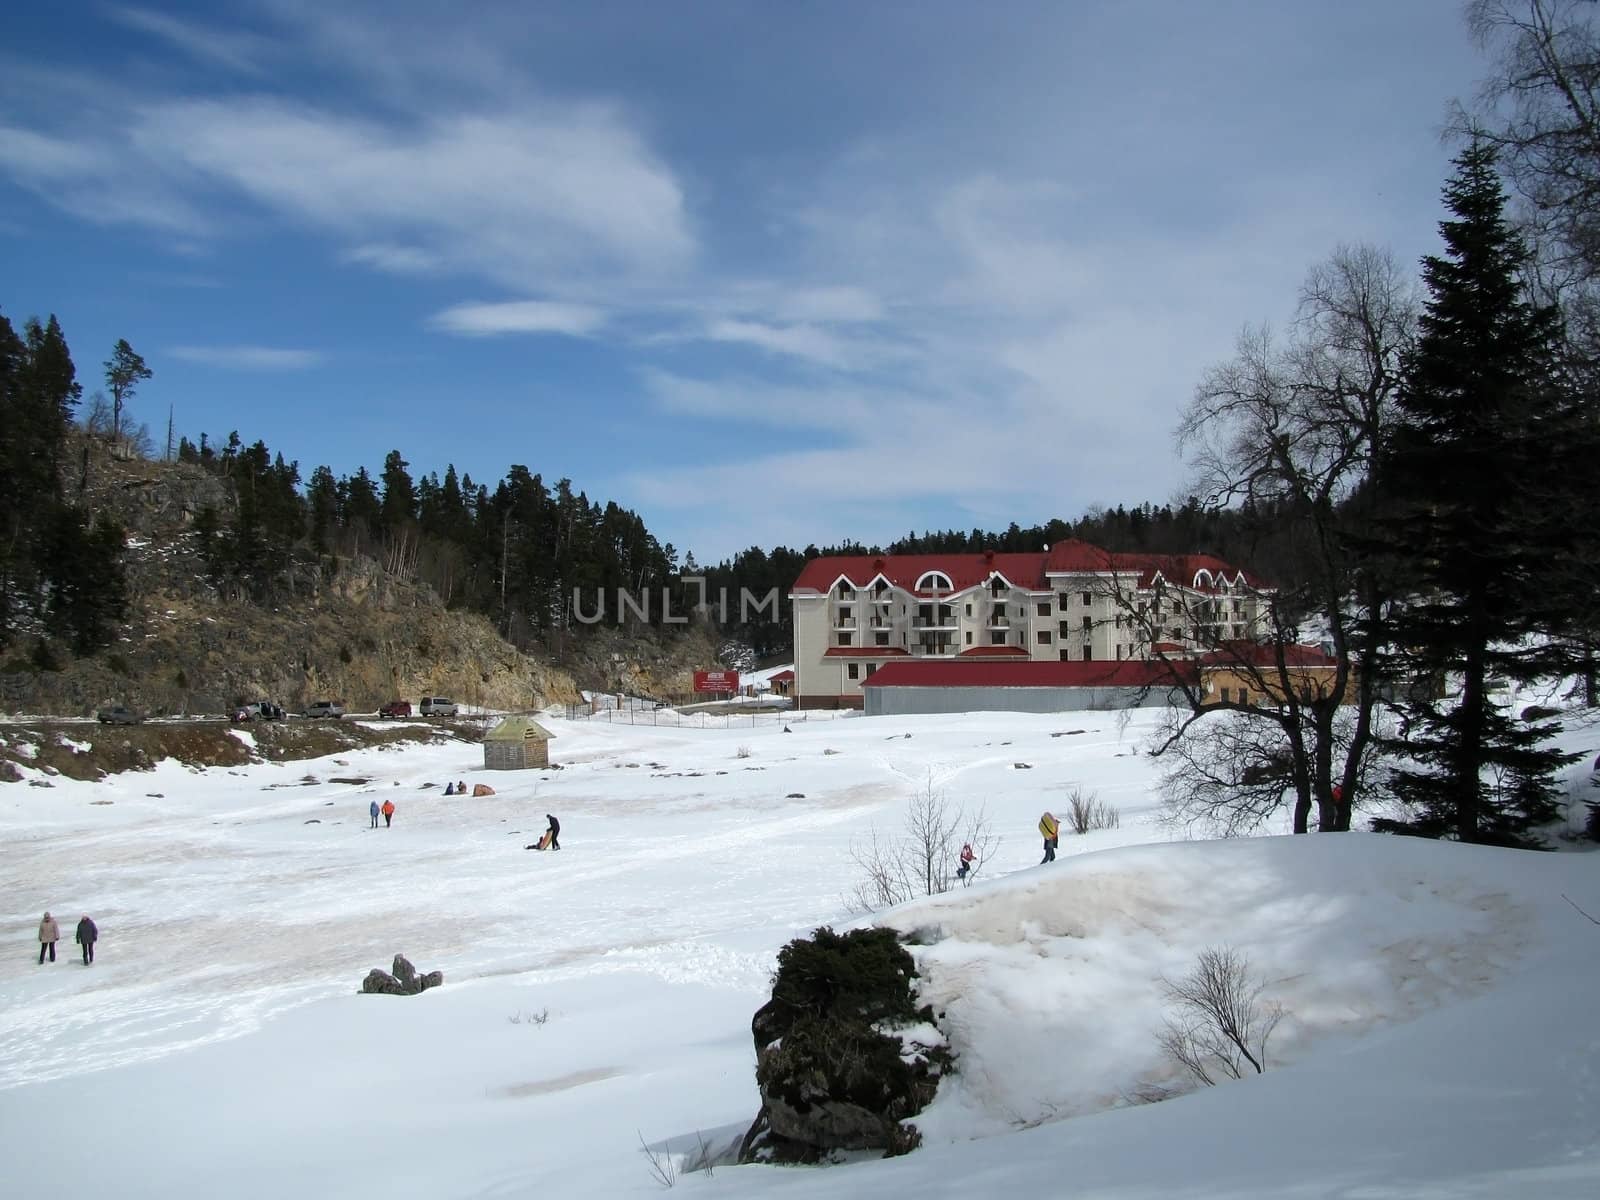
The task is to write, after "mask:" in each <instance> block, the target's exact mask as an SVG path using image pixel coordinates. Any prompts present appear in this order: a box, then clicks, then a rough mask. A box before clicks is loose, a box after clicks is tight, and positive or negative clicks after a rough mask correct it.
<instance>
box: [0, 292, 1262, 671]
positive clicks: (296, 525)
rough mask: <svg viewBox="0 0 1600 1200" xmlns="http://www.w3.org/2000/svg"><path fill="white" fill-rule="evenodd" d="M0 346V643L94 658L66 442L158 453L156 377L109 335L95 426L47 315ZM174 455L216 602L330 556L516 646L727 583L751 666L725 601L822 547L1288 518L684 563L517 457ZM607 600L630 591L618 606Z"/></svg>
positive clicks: (203, 448)
mask: <svg viewBox="0 0 1600 1200" xmlns="http://www.w3.org/2000/svg"><path fill="white" fill-rule="evenodd" d="M0 342H3V344H4V353H3V355H0V416H3V418H4V426H5V428H6V429H7V430H8V432H10V431H14V432H15V436H8V437H7V439H6V448H5V451H4V457H3V461H0V473H3V479H0V486H4V488H5V489H6V494H7V495H8V496H9V497H12V498H13V501H14V502H13V503H12V504H11V505H10V506H9V510H8V515H7V518H6V520H7V534H8V536H7V539H6V543H5V547H4V554H5V556H4V558H3V559H0V644H6V645H9V644H11V643H13V642H16V641H17V640H19V639H20V638H26V639H30V640H31V642H32V644H33V646H34V647H35V648H36V652H37V653H38V654H39V655H40V656H41V658H43V659H46V660H48V659H49V657H50V656H51V655H52V654H56V653H58V650H66V651H70V652H75V653H80V654H81V653H90V652H92V651H94V650H95V649H97V648H99V647H103V646H105V645H107V644H109V643H110V641H111V640H112V638H113V636H114V633H115V629H116V624H117V621H118V620H119V619H120V617H121V616H122V615H123V614H124V613H125V611H126V603H127V601H126V594H125V593H126V588H125V584H124V581H123V576H122V572H121V570H120V567H119V563H118V557H119V552H120V549H121V546H122V536H123V534H122V530H121V529H120V528H119V527H118V525H117V523H116V520H115V517H114V514H112V513H110V512H107V511H105V510H103V509H102V510H101V511H98V512H95V511H92V505H91V504H90V503H89V502H88V500H87V498H85V497H83V496H81V495H75V494H74V488H73V481H72V471H71V466H72V464H71V463H69V462H68V461H67V458H68V457H69V449H68V447H69V441H70V439H71V437H73V436H81V437H98V438H102V439H104V440H105V441H106V442H107V443H108V444H111V445H114V446H115V447H116V448H117V449H118V451H119V452H120V453H122V454H123V455H125V456H146V455H151V449H150V445H149V441H150V439H149V435H148V432H147V431H145V430H144V429H142V428H139V429H137V430H136V431H135V433H134V435H132V436H130V435H129V433H128V431H127V429H126V427H125V426H124V424H123V419H124V416H125V412H126V411H127V405H128V404H129V403H130V402H131V401H132V400H133V398H134V393H135V391H136V388H137V385H138V384H139V383H140V382H142V381H143V380H145V379H149V378H150V377H151V372H150V371H149V370H148V369H147V368H146V367H145V366H144V363H143V360H142V359H140V358H139V357H138V356H137V354H136V353H135V352H134V351H133V350H132V348H131V347H129V346H128V344H127V343H126V342H121V343H119V345H118V347H117V348H116V350H115V351H114V353H113V357H112V359H111V360H108V362H107V363H106V371H107V383H108V387H112V388H114V390H115V393H116V396H115V406H114V409H113V411H111V412H110V414H109V417H110V420H109V422H108V421H107V419H106V418H107V414H106V413H104V412H102V411H100V406H99V405H95V406H94V407H93V408H92V409H91V411H89V412H87V413H80V412H79V408H80V401H81V399H82V394H83V386H82V384H81V383H80V382H79V380H78V374H77V369H76V367H75V365H74V363H73V359H72V355H71V352H70V350H69V348H68V345H67V341H66V337H65V335H64V334H63V332H62V330H61V327H60V325H59V323H58V322H57V320H56V318H55V317H54V316H52V317H50V318H49V319H48V320H47V321H45V322H43V323H41V322H39V321H38V320H36V319H29V320H28V321H26V322H25V323H24V326H23V334H22V335H21V336H18V335H17V334H16V333H15V332H14V330H13V329H12V327H11V325H10V322H9V320H8V319H7V318H6V317H4V316H3V315H0ZM130 356H131V360H130ZM130 361H131V363H132V365H131V366H130V365H129V364H130ZM172 453H173V456H174V457H175V458H176V459H177V460H178V461H179V462H182V463H186V464H190V465H192V466H195V467H198V468H200V469H202V470H203V471H205V472H206V473H207V474H209V475H210V476H212V477H213V478H215V479H216V480H218V481H219V482H221V483H222V484H223V485H224V494H225V495H226V496H227V497H228V499H229V500H230V501H231V502H230V503H220V504H217V503H213V504H206V505H203V506H202V507H200V508H199V509H198V511H196V512H195V513H194V514H193V534H194V537H195V540H196V543H197V548H198V549H199V551H200V554H201V556H202V559H203V561H204V564H205V569H206V572H207V575H208V576H209V578H210V581H211V583H212V585H213V586H214V587H215V588H216V590H217V593H218V595H219V596H221V597H224V598H227V599H231V600H238V601H245V602H250V603H255V604H262V605H266V604H276V603H281V602H285V601H291V600H293V599H294V598H295V597H296V596H297V595H305V594H309V593H310V592H311V591H313V590H315V588H316V586H317V585H318V583H319V580H321V579H327V578H330V577H332V576H334V575H336V574H337V573H338V572H339V571H340V569H341V567H342V566H343V565H345V564H348V563H349V562H351V561H355V560H360V559H371V560H374V561H376V562H377V563H379V564H381V566H382V567H383V569H384V570H385V571H387V572H388V573H390V574H391V575H392V576H394V577H396V578H401V579H406V580H410V581H414V582H417V583H421V584H424V585H426V586H427V587H429V588H431V589H432V590H433V592H434V593H435V594H436V595H437V596H438V598H439V600H440V601H441V602H442V603H443V604H445V605H446V606H448V607H451V608H458V609H464V610H467V611H471V612H477V613H481V614H483V615H484V616H486V617H488V618H489V619H490V620H492V621H493V622H494V624H495V626H496V628H498V629H499V630H500V632H501V634H502V635H503V636H505V637H506V638H507V639H508V640H509V641H510V642H511V643H512V644H513V645H515V646H517V647H518V648H519V649H522V650H528V651H536V650H539V649H540V648H550V647H551V646H552V645H555V646H557V647H559V646H561V645H564V643H565V641H566V639H567V638H569V637H570V636H574V635H577V636H581V634H582V631H583V629H584V627H585V625H586V624H589V623H594V622H595V618H596V616H597V615H600V614H602V612H603V616H602V619H603V620H605V621H606V622H608V623H611V622H614V621H616V620H617V619H618V618H619V616H620V617H622V618H625V619H626V621H628V622H633V623H640V622H643V623H648V624H651V625H656V626H661V625H663V624H664V623H665V621H666V618H667V617H668V615H669V613H670V614H671V615H672V616H674V617H680V616H682V615H684V614H685V613H686V612H687V611H689V609H690V608H691V607H692V606H694V605H695V604H697V603H698V602H699V601H700V599H701V597H702V595H704V596H705V597H706V598H707V599H708V600H709V601H711V603H712V605H713V611H712V612H711V613H710V614H708V616H709V619H711V620H713V621H721V620H722V613H721V610H720V609H718V608H717V607H716V603H715V602H716V599H717V597H718V596H719V595H721V594H723V591H724V589H725V590H726V593H727V594H728V595H729V596H730V597H731V598H732V601H731V603H730V605H729V607H728V610H727V613H726V625H727V632H729V633H730V634H733V635H735V636H738V637H739V638H741V640H744V641H747V642H748V643H749V644H750V645H751V647H752V649H753V650H754V652H755V653H756V655H757V656H759V657H763V658H764V657H768V656H773V655H781V654H783V653H785V652H786V651H787V650H788V648H789V644H790V636H791V628H790V619H789V613H788V604H787V602H786V600H785V601H783V602H781V603H780V604H779V605H777V607H776V611H774V609H773V607H771V606H768V607H765V608H763V609H761V610H760V611H756V610H754V609H753V608H752V609H751V610H750V611H748V612H746V613H743V614H741V612H740V611H739V607H738V604H737V598H738V596H739V595H740V593H741V591H744V592H748V593H749V594H751V595H752V596H760V597H766V596H769V595H771V594H773V593H774V592H775V593H776V594H777V595H779V596H780V597H784V596H786V595H787V591H788V589H789V587H790V586H791V585H792V584H793V582H794V580H795V578H796V577H797V576H798V575H799V573H800V570H801V568H802V567H803V566H804V565H805V563H806V562H807V561H808V560H809V559H812V558H815V557H817V556H819V555H832V554H882V553H889V554H924V553H960V552H979V551H983V550H1000V551H1012V550H1041V549H1043V548H1045V547H1046V546H1047V545H1049V544H1050V543H1052V542H1055V541H1059V540H1061V539H1063V538H1068V537H1080V538H1084V539H1086V540H1088V541H1092V542H1095V543H1097V544H1099V545H1103V546H1105V547H1107V548H1109V549H1116V550H1124V549H1127V550H1132V549H1144V550H1155V551H1167V552H1177V551H1197V550H1198V551H1206V552H1210V553H1216V554H1220V555H1222V556H1223V557H1228V558H1231V559H1233V560H1236V561H1239V562H1240V563H1241V565H1248V566H1250V567H1252V568H1253V569H1256V570H1259V571H1262V572H1264V573H1266V574H1268V575H1271V574H1272V564H1271V561H1270V559H1271V555H1270V548H1265V549H1264V546H1263V543H1262V542H1261V536H1262V532H1263V531H1264V530H1271V529H1275V528H1278V527H1279V526H1280V525H1281V521H1280V520H1278V519H1277V516H1276V515H1275V514H1274V515H1273V516H1272V519H1268V520H1262V519H1260V518H1261V516H1262V514H1259V513H1258V514H1254V515H1253V516H1252V515H1251V514H1250V513H1248V512H1240V511H1234V510H1218V509H1211V510H1207V509H1205V508H1203V507H1202V506H1201V505H1200V504H1199V503H1198V501H1196V500H1194V499H1192V498H1191V499H1190V500H1189V501H1187V502H1186V503H1184V504H1182V505H1180V506H1178V507H1177V508H1174V507H1172V506H1170V505H1161V506H1156V505H1153V504H1150V503H1143V504H1138V505H1135V506H1133V507H1131V508H1128V507H1122V506H1119V507H1117V508H1115V509H1098V510H1095V511H1093V512H1091V513H1090V514H1089V515H1087V516H1085V517H1083V518H1082V519H1080V520H1078V521H1076V522H1072V521H1065V520H1060V519H1057V520H1052V521H1050V522H1048V523H1046V524H1044V525H1036V526H1031V527H1028V528H1022V527H1019V526H1018V525H1016V524H1012V525H1011V526H1010V527H1009V528H1007V529H1005V530H1003V531H1000V532H988V531H984V530H979V529H973V530H970V531H966V532H962V531H939V532H926V533H922V534H916V533H911V534H908V535H907V536H906V537H904V538H901V539H899V540H897V541H895V542H892V543H889V544H887V545H869V544H861V543H854V542H851V543H845V544H842V545H837V546H822V547H819V546H816V545H814V544H813V545H807V546H805V547H804V548H802V549H794V548H790V547H788V546H776V547H773V548H771V549H765V548H762V547H756V546H752V547H750V548H748V549H746V550H743V551H741V552H740V553H738V554H736V555H734V556H733V557H731V558H728V559H724V560H722V561H721V562H718V563H716V564H714V565H713V564H700V563H697V562H696V560H695V557H694V555H693V553H692V552H689V553H685V554H683V555H682V556H681V557H680V554H679V551H678V549H677V548H676V547H674V546H673V545H672V544H671V543H662V542H661V541H660V540H659V539H657V538H656V536H655V535H654V534H652V533H651V532H650V530H649V529H648V527H647V526H646V524H645V521H644V519H643V518H642V517H641V516H640V515H639V514H638V513H637V512H634V511H633V510H631V509H627V508H624V507H622V506H620V505H618V504H617V503H616V502H614V501H610V500H591V499H590V498H589V496H588V495H587V493H585V492H584V491H582V490H578V489H575V487H574V485H573V483H572V481H571V480H569V479H560V480H557V481H555V482H554V483H553V484H552V483H548V482H546V480H545V479H544V477H543V476H542V475H540V474H539V473H538V472H536V471H533V470H531V469H530V468H529V467H528V466H526V465H523V464H513V465H512V466H511V467H510V468H509V469H508V470H507V472H506V474H505V475H504V476H503V477H502V478H501V479H499V480H498V481H497V482H495V483H494V484H493V485H492V486H491V485H489V484H487V483H481V482H478V481H475V480H474V479H473V478H472V477H471V475H460V474H458V473H457V471H456V469H455V467H454V465H446V466H445V468H444V471H443V473H442V474H441V473H440V472H439V471H438V470H437V469H436V468H435V469H430V470H427V471H424V472H420V473H413V471H412V468H411V463H410V462H409V461H408V460H407V459H406V458H405V457H404V455H403V453H402V451H400V450H398V449H395V450H391V451H389V452H388V454H387V455H386V456H385V457H384V460H383V464H382V467H381V468H380V469H379V470H378V471H377V473H376V474H373V473H371V472H369V471H368V470H367V469H366V468H365V467H362V468H360V469H358V470H357V471H355V472H354V473H353V474H348V475H338V476H336V475H335V474H334V472H333V471H332V470H331V469H330V468H329V467H327V466H318V467H315V468H313V469H312V470H311V471H310V473H309V475H303V474H302V471H301V468H300V462H299V460H298V459H297V458H285V456H284V454H283V452H282V451H274V450H273V449H272V448H270V447H269V446H267V445H266V443H265V442H264V441H261V440H259V439H258V440H255V441H251V442H246V441H245V440H244V437H243V436H241V434H240V433H239V432H237V431H234V432H231V433H229V434H228V435H227V436H226V438H223V439H220V440H216V441H214V440H213V439H212V438H211V436H210V435H208V434H204V433H202V434H200V435H199V436H198V438H197V439H196V440H192V441H191V440H190V438H189V437H188V436H180V437H178V438H177V441H176V444H175V446H173V447H172ZM29 498H37V499H39V500H41V503H37V504H35V503H31V502H29ZM684 577H691V578H703V579H704V581H705V582H704V585H703V590H702V586H701V585H699V584H694V585H685V583H684V582H683V580H684ZM619 591H622V592H626V593H628V594H629V595H630V596H633V597H635V598H638V599H639V600H640V601H641V602H640V603H639V604H638V605H636V606H635V607H633V608H629V609H628V610H627V611H626V612H624V613H621V614H619V613H618V611H617V610H618V607H619V606H618V604H617V601H616V596H617V593H618V592H619ZM663 596H667V597H669V602H668V603H663V600H662V597H663ZM645 597H648V598H649V600H648V604H646V603H643V599H644V598H645ZM602 606H603V607H602ZM641 611H642V612H643V613H644V614H645V615H644V616H643V617H641V616H640V615H639V614H640V612H641ZM741 617H748V618H749V620H741Z"/></svg>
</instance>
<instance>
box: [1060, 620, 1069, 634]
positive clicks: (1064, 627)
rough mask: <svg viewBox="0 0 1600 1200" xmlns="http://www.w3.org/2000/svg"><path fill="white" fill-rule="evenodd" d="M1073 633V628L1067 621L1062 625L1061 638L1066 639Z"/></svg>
mask: <svg viewBox="0 0 1600 1200" xmlns="http://www.w3.org/2000/svg"><path fill="white" fill-rule="evenodd" d="M1071 632H1072V626H1071V625H1070V624H1069V623H1067V622H1066V621H1062V622H1061V625H1060V633H1061V636H1062V637H1066V636H1067V635H1068V634H1069V633H1071Z"/></svg>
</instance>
